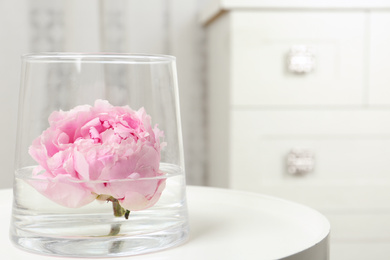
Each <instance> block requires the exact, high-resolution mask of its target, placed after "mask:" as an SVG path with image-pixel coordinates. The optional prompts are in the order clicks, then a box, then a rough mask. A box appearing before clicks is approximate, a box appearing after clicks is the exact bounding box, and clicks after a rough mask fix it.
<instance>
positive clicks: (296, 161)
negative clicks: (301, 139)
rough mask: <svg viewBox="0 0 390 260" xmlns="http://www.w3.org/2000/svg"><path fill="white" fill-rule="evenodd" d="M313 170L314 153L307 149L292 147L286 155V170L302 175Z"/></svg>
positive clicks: (292, 173)
mask: <svg viewBox="0 0 390 260" xmlns="http://www.w3.org/2000/svg"><path fill="white" fill-rule="evenodd" d="M313 170H314V153H313V152H312V151H310V150H308V149H302V148H294V149H292V150H291V151H290V152H289V153H288V155H287V172H288V173H289V174H291V175H304V174H307V173H310V172H312V171H313Z"/></svg>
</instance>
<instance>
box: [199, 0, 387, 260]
mask: <svg viewBox="0 0 390 260" xmlns="http://www.w3.org/2000/svg"><path fill="white" fill-rule="evenodd" d="M313 2H314V3H313ZM349 2H351V3H349ZM385 2H386V1H355V2H354V3H352V1H326V2H325V1H295V0H291V1H282V0H279V1H267V0H263V1H250V0H244V1H238V0H237V1H235V0H230V1H223V0H220V1H214V2H213V4H214V5H211V7H210V8H207V9H205V11H204V12H203V18H202V19H203V22H204V24H205V28H206V33H207V47H208V51H207V52H208V56H207V57H208V58H207V68H208V81H207V83H208V90H209V92H208V98H209V106H208V110H209V121H208V123H209V140H208V143H209V158H210V161H209V175H208V176H209V179H208V183H209V185H212V186H221V187H229V188H234V189H242V190H248V191H255V192H261V193H268V194H272V195H276V196H280V197H285V198H288V199H291V200H295V201H298V202H301V203H304V204H307V205H310V206H312V207H315V208H317V209H318V210H320V211H322V212H323V213H324V214H325V215H326V216H327V217H328V218H329V219H330V221H331V225H332V236H331V259H334V260H339V259H340V260H341V259H343V260H349V259H354V260H359V259H374V258H375V259H389V258H390V246H389V245H390V223H389V221H388V220H389V219H390V65H389V64H388V63H389V61H390V29H389V28H390V3H385ZM213 7H214V8H213ZM297 50H298V51H297ZM296 148H303V149H300V150H297V149H296ZM294 149H295V150H294ZM302 151H303V152H302ZM294 156H295V157H294ZM306 171H308V172H306Z"/></svg>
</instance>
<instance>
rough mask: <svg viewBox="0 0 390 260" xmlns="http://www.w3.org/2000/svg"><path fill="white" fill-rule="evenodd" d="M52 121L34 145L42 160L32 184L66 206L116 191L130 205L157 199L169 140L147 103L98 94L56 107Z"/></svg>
mask: <svg viewBox="0 0 390 260" xmlns="http://www.w3.org/2000/svg"><path fill="white" fill-rule="evenodd" d="M49 124H50V126H49V128H48V129H46V130H45V131H43V133H42V134H41V135H40V136H39V137H38V138H36V139H35V140H34V141H33V143H32V145H31V146H30V148H29V153H30V155H31V156H32V157H33V158H34V160H36V161H37V162H38V163H39V166H37V167H36V168H35V169H34V171H33V175H34V177H36V178H38V179H39V180H36V181H33V182H31V185H32V186H33V187H34V188H36V189H37V190H38V191H39V192H40V193H42V194H43V195H45V196H46V197H48V198H49V199H51V200H53V201H55V202H57V203H58V204H61V205H63V206H66V207H81V206H83V205H86V204H88V203H90V202H92V201H93V200H95V199H96V198H97V197H98V196H99V197H100V198H101V197H104V198H106V197H107V198H108V197H112V198H114V199H116V200H117V201H118V202H119V204H120V205H121V206H122V207H123V208H124V209H126V210H129V211H132V210H142V209H146V208H148V207H151V206H153V205H154V204H155V203H156V202H157V200H158V199H159V197H160V195H161V193H162V191H163V189H164V187H165V178H164V177H163V173H162V172H160V171H159V163H160V150H161V148H162V147H163V146H164V145H165V143H160V138H162V137H163V132H162V131H161V130H159V129H158V128H157V125H156V126H155V127H154V128H152V127H151V118H150V116H149V115H147V114H146V112H145V110H144V109H143V108H141V109H139V110H138V111H133V110H132V109H130V107H128V106H123V107H114V106H112V105H111V104H109V103H108V101H104V100H97V101H96V102H95V105H94V106H93V107H91V106H89V105H84V106H77V107H75V108H73V109H71V110H70V111H55V112H53V113H52V114H51V115H50V117H49ZM156 177H157V178H156ZM41 180H42V181H41Z"/></svg>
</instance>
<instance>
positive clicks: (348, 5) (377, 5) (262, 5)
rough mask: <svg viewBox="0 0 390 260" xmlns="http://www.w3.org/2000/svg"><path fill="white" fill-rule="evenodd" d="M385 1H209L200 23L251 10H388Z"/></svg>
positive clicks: (387, 3) (387, 2)
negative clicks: (233, 11)
mask: <svg viewBox="0 0 390 260" xmlns="http://www.w3.org/2000/svg"><path fill="white" fill-rule="evenodd" d="M389 8H390V2H389V1H387V0H353V1H351V0H210V1H208V4H207V5H206V6H205V7H204V8H203V10H202V11H201V12H200V21H201V22H202V23H203V24H206V23H208V22H210V21H212V20H213V19H214V18H215V17H216V16H218V15H219V14H221V13H222V12H226V11H231V10H239V9H251V10H260V9H263V10H266V9H290V10H291V9H333V10H334V9H337V10H343V9H344V10H346V9H350V10H352V9H354V10H357V9H366V10H367V9H370V10H375V9H378V10H383V9H389Z"/></svg>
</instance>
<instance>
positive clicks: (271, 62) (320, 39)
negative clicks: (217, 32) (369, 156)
mask: <svg viewBox="0 0 390 260" xmlns="http://www.w3.org/2000/svg"><path fill="white" fill-rule="evenodd" d="M228 15H229V23H230V26H231V30H230V39H231V46H230V55H231V75H230V80H231V102H232V104H233V105H236V106H247V105H248V106H257V105H259V106H262V105H361V104H363V103H364V102H365V98H366V97H365V89H364V88H365V86H364V83H365V78H366V76H365V73H366V72H365V71H364V70H365V58H364V55H365V52H366V51H365V37H366V36H367V35H366V32H367V29H366V27H367V14H366V13H364V12H353V11H349V12H338V11H334V12H327V11H311V12H309V11H307V12H306V11H243V10H242V11H238V10H235V11H232V12H231V13H229V14H228ZM300 45H303V46H308V49H309V50H308V51H306V52H308V53H309V54H310V57H312V58H313V60H314V69H313V70H312V71H310V72H307V73H296V72H292V71H290V70H289V69H288V66H287V63H288V57H290V56H289V55H290V54H289V53H290V50H291V48H292V47H293V46H300ZM306 54H307V53H306ZM306 54H305V55H306ZM227 55H229V54H227ZM294 55H295V56H296V55H298V56H296V57H297V59H298V60H299V57H300V56H299V55H301V54H299V53H298V54H294ZM295 56H292V57H294V59H295V58H296V57H295ZM297 59H295V60H297ZM387 74H388V73H387Z"/></svg>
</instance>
